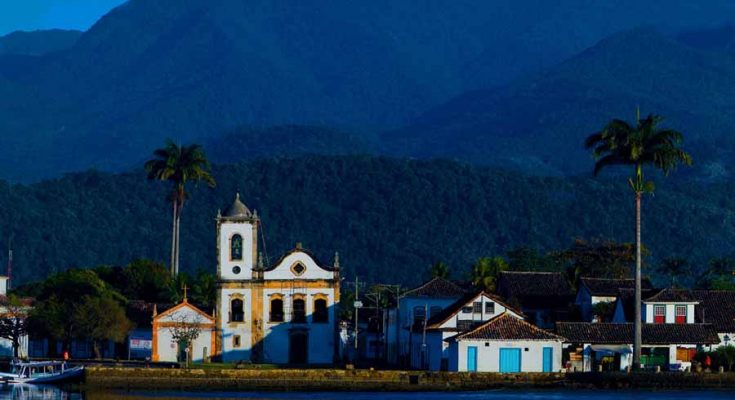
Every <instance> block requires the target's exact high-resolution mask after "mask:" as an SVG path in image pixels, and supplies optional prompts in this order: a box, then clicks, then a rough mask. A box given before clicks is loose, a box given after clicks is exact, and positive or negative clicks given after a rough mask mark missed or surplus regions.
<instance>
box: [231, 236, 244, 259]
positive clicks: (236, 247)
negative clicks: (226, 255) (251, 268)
mask: <svg viewBox="0 0 735 400" xmlns="http://www.w3.org/2000/svg"><path fill="white" fill-rule="evenodd" d="M230 260H242V236H240V235H233V236H232V239H231V240H230Z"/></svg>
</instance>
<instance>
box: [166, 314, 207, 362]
mask: <svg viewBox="0 0 735 400" xmlns="http://www.w3.org/2000/svg"><path fill="white" fill-rule="evenodd" d="M171 319H172V320H173V321H172V322H171V326H169V328H168V331H169V332H170V333H171V339H172V340H173V341H174V342H176V344H177V345H178V348H179V349H185V352H186V360H185V362H186V364H187V366H188V365H189V359H190V357H191V347H190V346H191V344H192V343H193V342H194V341H195V340H196V339H197V338H198V337H199V334H200V333H201V331H202V328H201V323H202V318H201V317H200V316H199V315H197V316H195V317H193V318H191V317H189V316H187V315H186V314H177V315H174V316H172V317H171ZM177 357H178V356H177Z"/></svg>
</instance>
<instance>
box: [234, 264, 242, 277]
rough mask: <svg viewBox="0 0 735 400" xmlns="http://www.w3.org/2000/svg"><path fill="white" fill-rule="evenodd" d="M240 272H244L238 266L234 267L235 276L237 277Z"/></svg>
mask: <svg viewBox="0 0 735 400" xmlns="http://www.w3.org/2000/svg"><path fill="white" fill-rule="evenodd" d="M240 271H242V270H241V269H240V267H238V266H237V265H235V266H234V267H232V273H233V274H235V275H237V274H239V273H240Z"/></svg>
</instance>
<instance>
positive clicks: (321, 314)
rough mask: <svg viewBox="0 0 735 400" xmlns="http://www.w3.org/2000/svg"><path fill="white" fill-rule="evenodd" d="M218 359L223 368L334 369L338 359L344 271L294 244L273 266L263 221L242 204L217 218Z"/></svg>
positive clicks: (236, 203) (239, 202)
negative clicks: (266, 258)
mask: <svg viewBox="0 0 735 400" xmlns="http://www.w3.org/2000/svg"><path fill="white" fill-rule="evenodd" d="M216 221H217V254H218V260H217V261H218V262H217V278H218V290H217V305H216V313H215V325H216V335H215V336H216V337H215V346H216V348H217V353H218V354H219V355H220V357H221V359H222V361H224V362H237V361H251V362H255V363H274V364H331V363H333V362H334V361H335V359H336V355H337V354H338V338H337V312H336V308H337V307H336V306H337V304H338V303H339V293H340V292H339V281H340V276H339V274H340V271H339V269H340V267H339V259H338V257H337V255H335V260H334V263H333V265H331V266H327V265H323V264H320V263H319V261H317V260H316V258H315V257H314V256H313V255H312V254H311V253H310V252H308V251H307V250H305V249H303V248H301V245H299V244H297V245H296V247H295V248H294V249H293V250H291V251H289V252H288V253H286V254H285V255H283V256H282V257H281V258H280V259H279V260H278V261H276V262H275V263H273V264H271V265H265V264H264V262H263V257H262V256H261V255H260V253H259V252H258V230H259V228H260V219H259V218H258V215H257V212H251V211H250V210H249V209H248V208H247V207H246V206H245V204H243V203H242V201H240V195H239V194H238V195H237V197H236V199H235V201H234V203H233V204H232V206H231V207H230V208H229V209H228V210H227V211H226V212H225V213H224V214H220V213H218V215H217V219H216Z"/></svg>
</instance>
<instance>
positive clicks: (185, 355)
mask: <svg viewBox="0 0 735 400" xmlns="http://www.w3.org/2000/svg"><path fill="white" fill-rule="evenodd" d="M214 328H215V326H214V317H212V316H210V315H209V314H207V313H205V312H204V311H202V310H200V309H198V308H197V307H195V306H194V305H192V304H190V303H189V302H188V301H187V299H186V296H184V300H183V301H182V302H181V303H179V304H178V305H176V306H174V307H172V308H170V309H168V310H166V311H165V312H162V313H160V314H156V312H155V311H154V316H153V328H152V329H153V338H152V349H151V359H152V360H153V361H169V362H176V361H185V360H187V359H188V360H189V361H190V362H203V361H208V360H210V359H211V357H212V355H213V354H214V351H215V332H214ZM184 337H186V338H189V339H190V338H194V340H184V339H183V338H184Z"/></svg>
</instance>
